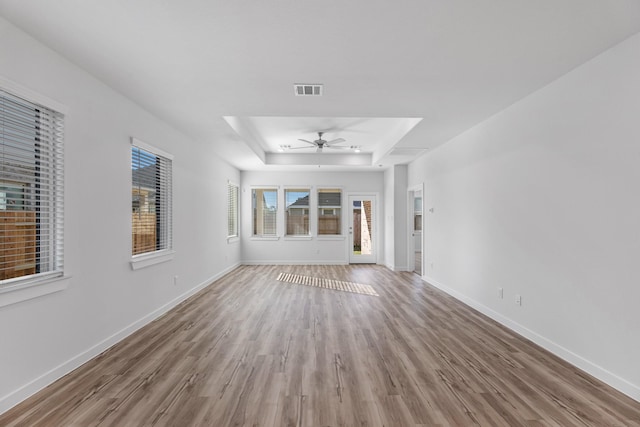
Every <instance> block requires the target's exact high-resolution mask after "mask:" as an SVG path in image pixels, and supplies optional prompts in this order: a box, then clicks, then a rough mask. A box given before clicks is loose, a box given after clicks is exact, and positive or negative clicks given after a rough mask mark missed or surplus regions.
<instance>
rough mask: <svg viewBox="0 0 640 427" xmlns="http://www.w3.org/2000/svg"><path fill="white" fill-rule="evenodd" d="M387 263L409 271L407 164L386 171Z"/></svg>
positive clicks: (390, 267) (385, 248)
mask: <svg viewBox="0 0 640 427" xmlns="http://www.w3.org/2000/svg"><path fill="white" fill-rule="evenodd" d="M384 206H385V209H384V210H385V229H384V231H385V242H386V244H385V247H384V253H385V258H384V259H385V265H386V266H387V267H388V268H389V269H391V270H394V271H407V270H408V269H409V267H408V255H407V248H408V247H407V238H408V233H409V230H408V228H407V227H408V224H407V165H395V166H393V167H391V168H389V169H387V170H386V171H385V173H384Z"/></svg>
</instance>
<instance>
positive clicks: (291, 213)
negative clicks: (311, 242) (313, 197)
mask: <svg viewBox="0 0 640 427" xmlns="http://www.w3.org/2000/svg"><path fill="white" fill-rule="evenodd" d="M309 193H310V192H309V189H287V190H285V192H284V197H285V204H286V209H287V211H286V218H285V222H286V224H287V236H309V235H310V232H309Z"/></svg>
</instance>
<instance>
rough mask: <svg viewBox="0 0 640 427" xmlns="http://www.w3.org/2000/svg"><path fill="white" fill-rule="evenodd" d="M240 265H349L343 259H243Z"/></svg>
mask: <svg viewBox="0 0 640 427" xmlns="http://www.w3.org/2000/svg"><path fill="white" fill-rule="evenodd" d="M242 265H349V262H348V261H345V260H343V259H342V260H295V261H294V260H290V259H287V260H258V261H248V260H243V261H242Z"/></svg>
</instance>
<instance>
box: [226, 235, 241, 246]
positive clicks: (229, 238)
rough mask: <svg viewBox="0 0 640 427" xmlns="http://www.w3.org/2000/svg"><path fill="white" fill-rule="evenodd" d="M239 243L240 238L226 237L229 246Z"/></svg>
mask: <svg viewBox="0 0 640 427" xmlns="http://www.w3.org/2000/svg"><path fill="white" fill-rule="evenodd" d="M239 241H240V237H239V236H231V237H227V243H229V244H231V243H238V242H239Z"/></svg>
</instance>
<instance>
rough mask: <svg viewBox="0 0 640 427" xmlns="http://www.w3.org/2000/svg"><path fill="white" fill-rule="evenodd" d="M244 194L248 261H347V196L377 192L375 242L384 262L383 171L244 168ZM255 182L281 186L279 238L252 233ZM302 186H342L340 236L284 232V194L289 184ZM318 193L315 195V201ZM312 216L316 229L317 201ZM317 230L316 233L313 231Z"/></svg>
mask: <svg viewBox="0 0 640 427" xmlns="http://www.w3.org/2000/svg"><path fill="white" fill-rule="evenodd" d="M241 180H242V187H241V190H240V191H241V196H240V199H241V200H242V210H241V212H240V214H241V215H240V216H241V218H242V220H241V224H242V230H241V240H242V260H243V262H244V263H247V264H323V263H324V264H347V263H348V262H349V258H348V239H347V226H348V224H347V222H348V210H347V207H348V205H347V200H348V199H347V196H348V195H349V194H350V193H351V194H355V193H359V194H365V193H366V194H376V193H377V194H378V211H377V216H378V220H377V224H378V227H380V230H378V232H377V233H376V234H374V236H373V238H374V245H377V246H376V248H377V250H378V261H377V262H378V264H382V263H384V260H383V255H382V248H383V245H384V242H383V241H382V240H383V239H382V238H380V239H379V240H378V241H376V236H379V237H383V232H384V231H383V229H382V221H381V220H380V218H383V217H384V210H383V205H382V195H383V173H382V172H311V173H309V172H242V174H241ZM254 186H274V187H279V197H280V204H279V206H278V233H279V239H278V240H276V241H273V240H256V239H253V238H252V236H251V233H252V225H251V224H252V212H251V190H252V188H254ZM291 186H300V187H303V188H307V187H310V188H311V189H312V195H315V192H316V191H317V189H318V188H342V191H343V194H342V210H343V216H342V218H343V233H344V234H343V236H342V238H339V239H337V240H336V239H333V240H328V239H330V238H328V237H325V236H322V237H320V238H318V236H317V235H314V236H313V237H312V239H311V240H291V239H287V238H285V237H284V236H283V234H284V209H283V203H282V201H283V200H284V199H283V197H282V194H283V191H284V189H285V188H286V187H291ZM314 199H315V196H312V201H313V200H314ZM311 209H312V212H311V213H312V216H311V221H310V223H311V224H312V225H311V227H312V231H313V229H314V226H315V224H314V222H315V221H314V215H316V214H317V212H316V209H317V206H316V209H314V205H312V207H311ZM374 233H375V230H374ZM314 234H315V233H314Z"/></svg>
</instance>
